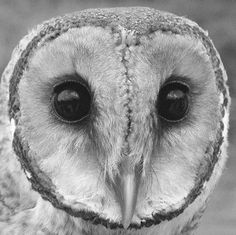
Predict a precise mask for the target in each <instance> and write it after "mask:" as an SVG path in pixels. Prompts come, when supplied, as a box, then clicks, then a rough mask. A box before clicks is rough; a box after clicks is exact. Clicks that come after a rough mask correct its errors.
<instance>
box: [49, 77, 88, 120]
mask: <svg viewBox="0 0 236 235" xmlns="http://www.w3.org/2000/svg"><path fill="white" fill-rule="evenodd" d="M90 103H91V96H90V92H89V91H88V88H87V87H86V86H85V85H84V84H82V83H80V82H76V81H66V82H63V83H61V84H59V85H57V86H55V87H54V93H53V98H52V105H53V110H54V113H55V114H56V116H57V117H58V118H59V119H61V120H62V121H64V122H67V123H75V122H78V121H81V120H82V119H84V118H85V117H87V116H88V114H89V112H90V105H91V104H90Z"/></svg>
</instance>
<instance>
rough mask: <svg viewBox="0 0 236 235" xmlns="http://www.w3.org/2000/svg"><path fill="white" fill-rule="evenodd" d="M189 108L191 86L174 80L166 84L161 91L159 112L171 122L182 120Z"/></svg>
mask: <svg viewBox="0 0 236 235" xmlns="http://www.w3.org/2000/svg"><path fill="white" fill-rule="evenodd" d="M188 110H189V87H188V86H187V85H186V84H184V83H181V82H178V81H174V82H170V83H167V84H166V85H164V86H163V87H162V88H161V89H160V92H159V97H158V114H159V115H160V117H162V118H164V119H165V120H167V121H170V122H177V121H181V120H182V119H183V118H184V117H185V116H186V115H187V113H188Z"/></svg>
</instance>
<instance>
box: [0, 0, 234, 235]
mask: <svg viewBox="0 0 236 235" xmlns="http://www.w3.org/2000/svg"><path fill="white" fill-rule="evenodd" d="M116 6H149V7H154V8H156V9H159V10H164V11H170V12H172V13H175V14H177V15H181V16H186V17H188V18H190V19H192V20H194V21H196V22H197V23H198V24H199V25H200V26H201V27H203V28H204V29H205V30H208V31H209V35H210V37H211V38H212V40H213V42H214V44H215V46H216V48H217V49H218V51H219V52H220V55H221V57H222V60H223V63H224V65H225V68H226V71H227V74H228V77H229V86H230V93H231V97H232V104H231V120H230V132H229V142H230V147H229V160H228V162H227V166H226V169H225V171H224V174H223V177H222V178H221V180H220V183H219V184H218V185H217V187H216V190H215V192H214V194H213V195H212V198H211V200H210V203H209V205H208V209H207V210H206V213H205V214H204V216H203V218H202V223H201V226H200V227H199V229H198V231H197V232H196V234H197V235H235V234H236V156H235V153H236V115H235V114H236V103H235V99H236V0H205V1H204V0H158V1H154V0H146V1H140V0H130V1H125V0H20V1H19V0H0V74H1V73H2V72H3V70H4V68H5V66H6V65H7V63H8V61H9V59H10V56H11V52H12V50H13V48H14V47H15V46H16V44H17V43H18V41H19V40H20V39H21V38H22V37H23V36H24V35H25V34H27V32H28V30H29V29H31V28H32V27H33V26H34V25H35V24H38V23H41V22H42V21H43V20H46V19H49V18H51V17H53V16H57V15H61V14H65V13H69V12H72V11H79V10H82V9H85V8H97V7H116ZM163 235H164V234H163Z"/></svg>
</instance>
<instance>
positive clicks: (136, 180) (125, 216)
mask: <svg viewBox="0 0 236 235" xmlns="http://www.w3.org/2000/svg"><path fill="white" fill-rule="evenodd" d="M139 184H140V173H139V172H137V171H134V172H127V173H126V172H123V174H122V175H120V176H117V178H116V179H115V182H114V184H113V188H114V190H115V193H116V197H117V200H118V202H119V204H120V208H121V213H122V224H123V227H124V228H125V229H127V228H128V227H129V225H130V224H131V221H132V218H133V214H134V210H135V208H136V202H137V196H138V189H139Z"/></svg>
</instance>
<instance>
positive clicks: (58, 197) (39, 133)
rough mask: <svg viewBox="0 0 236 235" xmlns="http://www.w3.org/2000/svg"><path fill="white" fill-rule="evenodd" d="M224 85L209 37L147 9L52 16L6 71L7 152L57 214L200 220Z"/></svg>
mask: <svg viewBox="0 0 236 235" xmlns="http://www.w3.org/2000/svg"><path fill="white" fill-rule="evenodd" d="M226 80H227V76H226V73H225V70H224V67H223V64H222V62H221V60H220V57H219V55H218V53H217V51H216V49H215V47H214V45H213V44H212V41H211V40H210V39H209V37H208V35H207V32H206V31H204V30H202V29H201V28H200V27H199V26H198V25H197V24H196V23H194V22H192V21H190V20H188V19H185V18H183V17H178V16H175V15H173V14H169V13H164V12H160V11H157V10H154V9H149V8H142V7H140V8H115V9H92V10H84V11H81V12H76V13H73V14H69V15H65V16H63V17H57V18H53V19H51V20H49V21H46V22H44V23H43V24H41V25H39V26H37V27H36V28H34V29H33V30H32V31H31V32H30V33H29V34H28V35H27V36H26V37H24V38H23V39H22V41H21V42H20V44H19V46H18V47H17V48H16V49H15V51H14V53H13V57H12V59H11V61H10V63H9V65H8V67H7V69H6V71H5V73H4V76H3V83H4V84H5V85H4V86H5V87H7V86H8V85H9V91H8V90H6V92H5V93H6V95H7V96H8V97H9V102H8V105H9V117H10V119H11V120H14V121H15V129H14V137H13V147H14V151H15V153H16V155H17V156H18V159H19V161H20V163H21V165H22V168H23V170H24V171H25V173H26V176H27V178H28V180H29V181H30V182H31V184H32V188H33V189H34V190H36V191H37V192H39V194H40V195H41V196H42V198H43V199H45V200H48V201H50V202H51V203H52V205H53V206H54V207H55V208H58V209H61V210H64V211H65V212H66V213H68V214H70V215H72V216H74V217H80V218H82V219H84V220H88V221H89V222H90V223H93V224H102V225H104V226H106V227H108V228H114V229H115V228H123V227H124V228H131V229H132V228H136V229H138V228H142V227H149V226H151V225H158V224H160V223H163V222H166V221H171V220H174V219H176V218H178V217H179V216H181V215H183V214H184V213H188V214H191V213H190V212H192V214H193V215H194V213H195V212H196V211H198V210H199V208H201V207H202V205H203V204H204V202H205V201H206V199H207V197H208V195H209V193H210V192H211V190H212V188H213V186H214V185H215V183H216V182H217V179H218V178H219V176H220V174H221V171H222V168H223V166H224V163H225V160H226V156H227V155H226V146H227V141H226V137H227V126H228V106H229V97H228V96H229V95H228V88H227V86H226Z"/></svg>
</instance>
